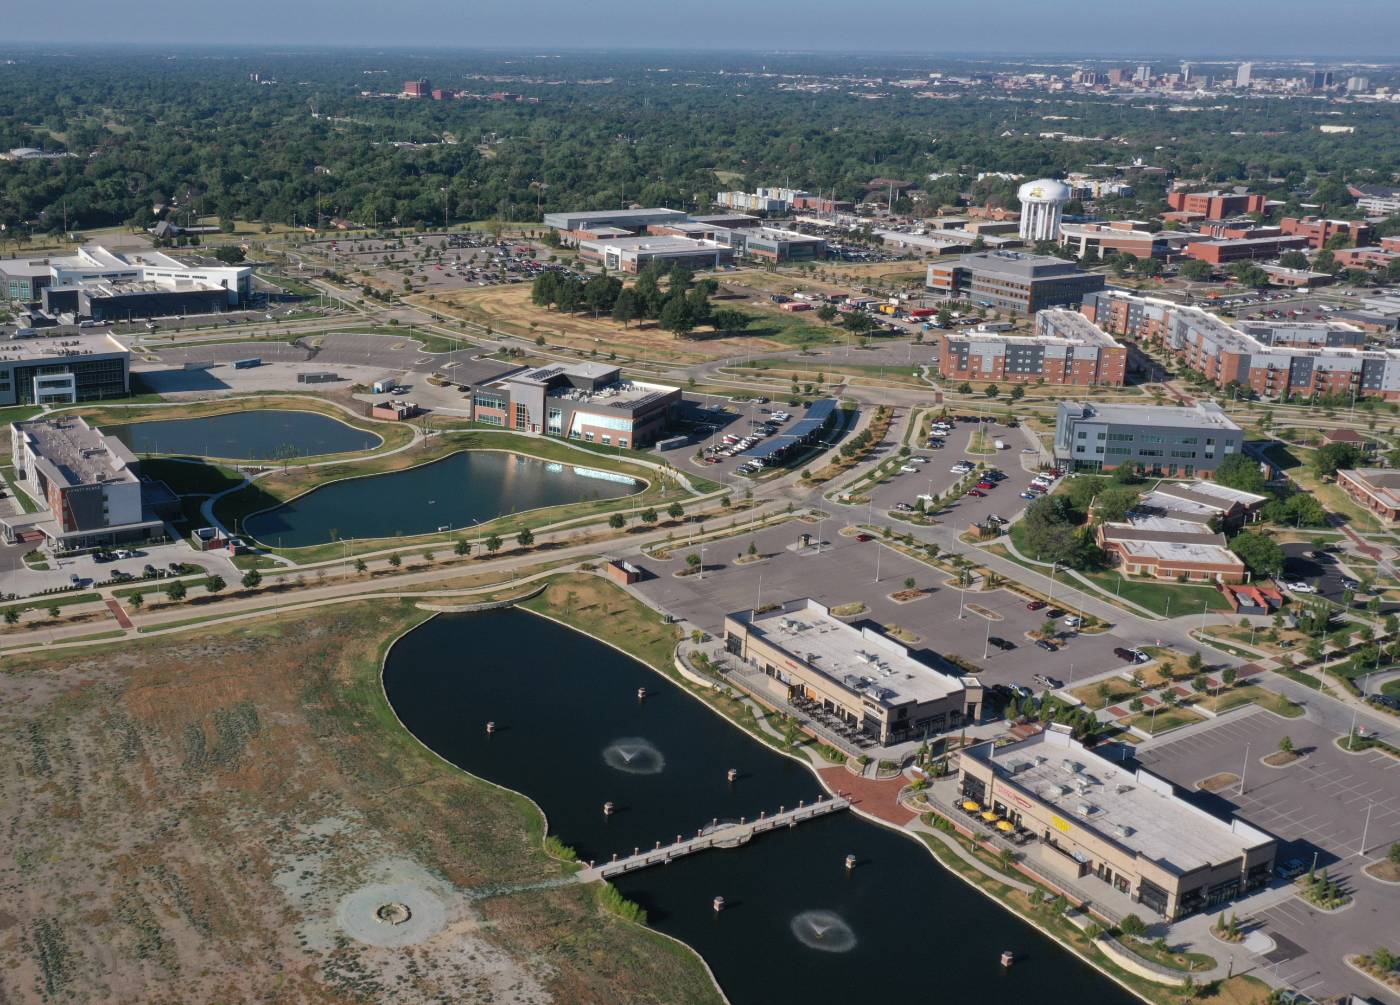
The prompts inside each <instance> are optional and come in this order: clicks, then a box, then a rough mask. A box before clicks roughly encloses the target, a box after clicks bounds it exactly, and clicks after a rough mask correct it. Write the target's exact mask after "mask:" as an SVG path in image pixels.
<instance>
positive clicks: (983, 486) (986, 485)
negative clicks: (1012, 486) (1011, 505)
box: [977, 478, 997, 489]
mask: <svg viewBox="0 0 1400 1005" xmlns="http://www.w3.org/2000/svg"><path fill="white" fill-rule="evenodd" d="M977 487H978V488H979V489H994V488H996V487H997V486H996V482H989V481H987V480H986V479H985V478H984V479H983V480H982V481H980V482H978V483H977Z"/></svg>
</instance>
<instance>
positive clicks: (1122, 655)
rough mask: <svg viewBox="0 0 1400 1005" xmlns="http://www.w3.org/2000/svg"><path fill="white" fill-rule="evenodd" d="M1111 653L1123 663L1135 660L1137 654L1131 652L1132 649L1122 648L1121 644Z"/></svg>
mask: <svg viewBox="0 0 1400 1005" xmlns="http://www.w3.org/2000/svg"><path fill="white" fill-rule="evenodd" d="M1113 655H1114V656H1117V657H1118V658H1119V659H1120V660H1122V661H1123V662H1124V663H1136V662H1137V656H1135V655H1134V654H1133V651H1132V650H1131V649H1124V648H1123V647H1122V646H1119V647H1118V648H1116V649H1114V650H1113Z"/></svg>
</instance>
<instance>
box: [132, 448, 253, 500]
mask: <svg viewBox="0 0 1400 1005" xmlns="http://www.w3.org/2000/svg"><path fill="white" fill-rule="evenodd" d="M141 473H142V474H143V475H150V476H151V477H152V478H155V479H158V480H160V481H163V482H165V484H166V485H168V486H170V491H172V492H174V493H175V494H177V495H182V496H183V495H213V494H214V493H216V492H223V491H224V490H225V489H231V488H233V487H234V486H236V485H238V484H239V483H241V482H242V481H243V476H242V475H240V474H239V473H238V472H236V471H234V470H233V469H232V468H226V467H223V466H222V465H219V464H212V463H205V462H203V461H177V460H171V459H169V458H164V457H152V458H148V459H147V460H144V461H142V462H141Z"/></svg>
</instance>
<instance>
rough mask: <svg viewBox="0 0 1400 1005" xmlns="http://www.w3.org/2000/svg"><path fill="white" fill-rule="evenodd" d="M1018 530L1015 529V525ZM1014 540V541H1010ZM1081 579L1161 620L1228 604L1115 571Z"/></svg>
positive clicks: (1209, 590) (1198, 591)
mask: <svg viewBox="0 0 1400 1005" xmlns="http://www.w3.org/2000/svg"><path fill="white" fill-rule="evenodd" d="M1018 526H1019V525H1018ZM1013 540H1014V537H1013ZM1080 575H1081V576H1083V577H1084V578H1085V579H1087V580H1089V581H1090V582H1092V583H1093V584H1094V585H1095V586H1097V587H1098V588H1099V589H1100V590H1102V591H1104V592H1105V593H1107V594H1110V595H1112V596H1117V597H1121V598H1122V599H1123V600H1126V601H1129V602H1130V603H1134V604H1137V605H1138V606H1139V607H1144V608H1146V609H1147V610H1149V611H1151V612H1152V613H1153V614H1160V615H1162V616H1163V617H1168V616H1171V617H1179V616H1181V615H1184V614H1200V613H1201V605H1202V604H1204V605H1205V609H1206V610H1207V611H1228V610H1230V609H1231V607H1230V602H1229V601H1228V600H1226V599H1225V594H1223V593H1221V592H1220V591H1219V590H1217V589H1216V588H1215V587H1213V586H1191V585H1188V584H1185V583H1157V582H1145V581H1143V580H1140V579H1129V578H1127V577H1125V576H1123V575H1122V574H1121V573H1118V572H1116V571H1109V572H1081V573H1080Z"/></svg>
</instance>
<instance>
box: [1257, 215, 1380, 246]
mask: <svg viewBox="0 0 1400 1005" xmlns="http://www.w3.org/2000/svg"><path fill="white" fill-rule="evenodd" d="M1279 229H1280V230H1282V231H1283V232H1284V233H1285V234H1292V235H1293V236H1295V237H1306V238H1307V239H1308V244H1309V245H1310V246H1311V247H1314V248H1317V249H1318V250H1321V249H1323V248H1325V247H1327V243H1328V242H1329V241H1331V240H1332V239H1333V238H1334V237H1339V238H1341V239H1342V240H1344V241H1346V242H1347V243H1348V244H1352V245H1355V246H1356V247H1358V248H1360V247H1363V246H1365V245H1368V244H1370V243H1371V235H1372V233H1373V231H1372V230H1371V226H1370V224H1367V223H1363V222H1361V221H1360V220H1323V219H1320V218H1318V217H1316V216H1305V217H1301V218H1300V217H1296V216H1285V217H1284V218H1283V220H1282V222H1281V223H1280V224H1279Z"/></svg>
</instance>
